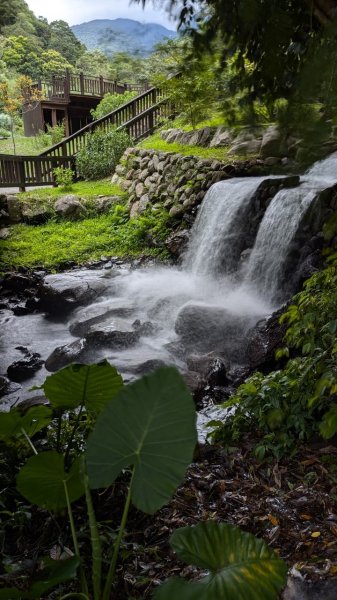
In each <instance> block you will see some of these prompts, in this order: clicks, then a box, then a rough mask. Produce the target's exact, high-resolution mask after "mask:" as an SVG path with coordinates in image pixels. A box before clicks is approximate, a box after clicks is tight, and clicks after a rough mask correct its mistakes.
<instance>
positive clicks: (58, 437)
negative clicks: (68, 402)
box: [56, 412, 62, 452]
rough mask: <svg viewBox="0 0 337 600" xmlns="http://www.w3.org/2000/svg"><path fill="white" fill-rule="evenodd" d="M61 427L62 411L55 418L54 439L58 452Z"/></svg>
mask: <svg viewBox="0 0 337 600" xmlns="http://www.w3.org/2000/svg"><path fill="white" fill-rule="evenodd" d="M61 427H62V412H60V414H59V416H58V420H57V439H56V450H57V452H60V446H61Z"/></svg>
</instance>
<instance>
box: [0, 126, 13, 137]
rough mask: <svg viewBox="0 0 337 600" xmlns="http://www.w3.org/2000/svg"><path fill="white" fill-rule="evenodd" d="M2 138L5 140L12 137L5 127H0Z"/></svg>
mask: <svg viewBox="0 0 337 600" xmlns="http://www.w3.org/2000/svg"><path fill="white" fill-rule="evenodd" d="M0 137H3V138H9V137H11V134H10V131H8V130H7V129H4V128H3V127H0Z"/></svg>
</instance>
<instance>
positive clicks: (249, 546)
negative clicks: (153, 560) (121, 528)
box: [155, 521, 287, 600]
mask: <svg viewBox="0 0 337 600" xmlns="http://www.w3.org/2000/svg"><path fill="white" fill-rule="evenodd" d="M170 543H171V546H172V548H173V550H175V552H176V553H177V554H178V556H179V557H180V558H181V559H182V560H183V561H185V562H187V563H188V564H192V565H195V566H197V567H200V568H201V569H203V570H205V569H206V570H207V571H208V572H209V575H207V576H206V577H204V578H203V579H201V580H200V581H198V582H193V583H189V582H186V581H184V580H180V579H173V580H171V581H169V582H168V583H167V584H166V585H164V586H163V587H162V588H160V589H159V590H158V591H157V593H156V594H155V599H156V600H172V598H174V600H233V599H234V598H235V600H276V599H277V598H278V595H279V592H280V590H281V589H282V587H284V585H285V583H286V573H287V565H286V564H285V562H284V561H283V560H281V559H280V558H279V557H278V555H277V554H276V553H275V552H274V551H273V550H271V549H270V548H269V547H268V546H267V544H266V543H265V542H264V541H263V540H259V539H258V538H256V537H255V536H253V535H252V534H250V533H246V532H244V531H241V530H240V529H239V528H237V527H234V526H232V525H227V524H225V523H216V522H215V521H208V522H205V523H199V524H198V525H196V526H194V527H184V528H182V529H178V530H177V531H175V532H174V533H173V535H172V537H171V540H170Z"/></svg>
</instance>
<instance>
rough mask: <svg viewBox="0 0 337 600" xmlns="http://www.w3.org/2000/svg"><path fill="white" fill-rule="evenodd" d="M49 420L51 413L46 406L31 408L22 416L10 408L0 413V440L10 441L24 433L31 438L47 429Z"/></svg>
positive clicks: (16, 409)
mask: <svg viewBox="0 0 337 600" xmlns="http://www.w3.org/2000/svg"><path fill="white" fill-rule="evenodd" d="M51 419H52V411H51V410H50V408H47V407H46V406H33V407H31V408H30V409H29V410H27V412H25V413H23V414H22V413H21V412H20V410H19V409H18V408H12V409H11V410H10V411H9V412H5V413H0V440H5V441H6V440H10V439H11V438H13V437H18V436H22V435H24V434H25V433H26V434H27V435H28V436H30V437H31V436H33V435H35V434H36V433H37V432H38V431H40V430H41V429H44V428H45V427H47V425H48V424H49V423H50V421H51Z"/></svg>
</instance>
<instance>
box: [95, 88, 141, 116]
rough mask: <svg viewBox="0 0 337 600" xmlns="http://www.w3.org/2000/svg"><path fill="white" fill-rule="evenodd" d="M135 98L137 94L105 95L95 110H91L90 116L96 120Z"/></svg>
mask: <svg viewBox="0 0 337 600" xmlns="http://www.w3.org/2000/svg"><path fill="white" fill-rule="evenodd" d="M136 96H137V92H124V94H105V95H104V97H103V98H102V100H101V101H100V103H99V104H98V105H97V107H96V108H95V109H92V110H91V111H90V112H91V115H92V117H93V119H95V120H97V119H100V118H101V117H104V116H105V115H107V114H109V113H110V112H112V111H113V110H116V109H117V108H119V107H120V106H122V105H123V104H126V102H130V100H133V98H135V97H136Z"/></svg>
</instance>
